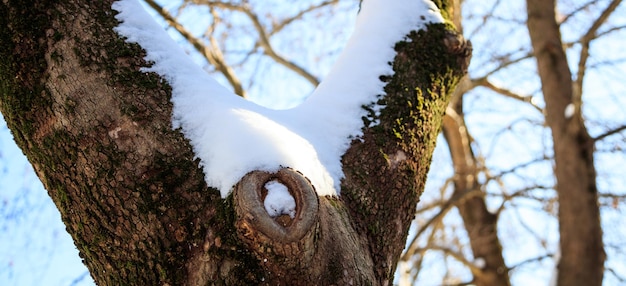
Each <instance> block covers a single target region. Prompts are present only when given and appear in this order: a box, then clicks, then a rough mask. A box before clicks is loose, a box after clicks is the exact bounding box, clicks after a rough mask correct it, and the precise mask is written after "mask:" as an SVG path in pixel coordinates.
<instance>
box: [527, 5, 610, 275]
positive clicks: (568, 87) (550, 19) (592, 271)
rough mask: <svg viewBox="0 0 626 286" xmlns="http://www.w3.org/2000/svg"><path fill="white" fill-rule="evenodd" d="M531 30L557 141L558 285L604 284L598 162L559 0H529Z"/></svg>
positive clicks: (529, 24)
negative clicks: (580, 102)
mask: <svg viewBox="0 0 626 286" xmlns="http://www.w3.org/2000/svg"><path fill="white" fill-rule="evenodd" d="M527 9H528V31H529V34H530V39H531V42H532V46H533V50H534V53H535V58H536V59H537V67H538V71H539V77H540V78H541V83H542V91H543V95H544V98H545V101H546V123H547V125H548V126H549V127H550V130H551V131H552V138H553V142H554V158H555V162H554V164H555V166H554V169H555V175H556V181H557V186H556V191H557V194H558V197H559V198H558V201H559V232H560V234H561V238H560V248H561V259H560V261H559V264H558V278H557V281H558V285H602V277H603V273H604V259H605V253H604V249H603V244H602V228H601V225H600V210H599V206H598V190H597V187H596V171H595V167H594V160H593V151H594V142H593V140H592V138H591V137H590V136H589V134H588V133H587V130H586V128H585V125H584V121H583V117H582V114H581V113H580V106H578V107H577V108H574V110H575V111H574V112H573V113H572V114H567V113H568V112H567V111H566V110H567V109H572V108H573V107H575V104H578V103H577V102H575V98H574V93H573V88H572V87H573V83H572V74H571V71H570V69H569V66H568V63H567V58H566V55H565V51H564V49H563V45H562V42H561V34H560V31H559V26H558V23H557V22H556V15H555V1H554V0H551V1H543V0H528V1H527Z"/></svg>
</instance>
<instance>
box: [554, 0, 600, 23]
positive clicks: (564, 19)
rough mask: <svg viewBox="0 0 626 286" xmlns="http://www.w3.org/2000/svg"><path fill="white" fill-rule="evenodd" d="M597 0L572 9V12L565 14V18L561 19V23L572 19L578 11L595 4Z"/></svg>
mask: <svg viewBox="0 0 626 286" xmlns="http://www.w3.org/2000/svg"><path fill="white" fill-rule="evenodd" d="M595 3H596V1H595V0H592V1H589V2H587V3H585V4H584V5H582V6H580V7H578V8H576V9H574V11H572V12H571V13H569V14H567V15H565V17H563V19H561V21H559V25H563V24H564V23H565V22H567V21H568V20H569V19H571V18H572V17H573V16H574V15H576V14H578V12H580V11H582V10H585V9H587V8H588V7H589V6H591V5H592V4H595Z"/></svg>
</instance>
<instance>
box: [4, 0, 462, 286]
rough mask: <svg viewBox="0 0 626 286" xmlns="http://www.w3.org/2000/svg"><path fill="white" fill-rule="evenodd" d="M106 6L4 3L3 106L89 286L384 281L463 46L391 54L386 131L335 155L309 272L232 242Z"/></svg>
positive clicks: (443, 33)
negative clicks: (338, 160)
mask: <svg viewBox="0 0 626 286" xmlns="http://www.w3.org/2000/svg"><path fill="white" fill-rule="evenodd" d="M111 3H112V1H110V0H109V1H79V0H67V1H58V2H57V1H37V2H36V3H33V2H31V1H18V0H3V1H2V3H0V26H1V27H2V29H0V109H1V111H2V114H3V115H4V117H5V119H6V121H7V124H8V125H9V128H10V129H11V130H12V132H13V135H14V136H15V140H16V142H17V143H18V145H19V146H20V147H21V148H22V150H23V152H24V153H25V154H26V155H27V157H28V158H29V160H30V162H31V163H32V164H33V166H34V168H35V170H36V172H37V174H38V176H39V178H40V179H41V180H42V182H43V183H44V186H45V188H46V189H47V190H48V192H49V195H50V196H51V197H52V199H53V201H54V202H55V204H56V205H57V207H58V208H59V210H60V212H61V215H62V218H63V221H64V222H65V224H66V225H67V230H68V232H69V233H70V234H71V236H72V237H73V239H74V241H75V244H76V246H77V247H78V249H79V251H80V255H81V257H83V259H84V262H85V264H86V265H87V267H88V268H89V270H90V272H91V275H92V277H93V278H94V280H95V281H96V283H98V284H99V285H215V284H218V285H255V284H271V285H287V284H289V285H295V284H299V283H306V284H311V283H314V284H318V285H331V284H335V285H347V284H355V285H368V284H369V285H386V284H389V283H390V279H392V276H393V271H394V268H395V265H396V261H397V259H398V256H399V254H400V251H401V250H402V248H403V247H404V241H405V239H406V235H407V230H408V227H409V223H410V221H411V219H412V218H413V214H414V208H415V204H416V203H417V201H418V199H419V195H420V194H421V191H422V189H423V185H424V181H425V178H426V174H427V171H428V166H429V164H430V156H431V154H432V151H433V148H434V144H435V139H436V136H437V133H438V132H439V129H440V123H441V118H442V116H443V113H444V110H445V106H446V104H447V99H448V94H449V92H450V91H451V90H452V88H453V86H454V84H455V83H456V81H457V80H458V78H459V77H460V76H461V75H462V74H463V73H464V71H465V69H466V64H467V61H468V59H469V56H470V49H468V47H467V46H466V45H465V42H464V41H462V40H460V38H458V37H457V36H455V34H454V33H453V32H450V27H448V26H447V25H433V26H430V27H429V30H428V32H425V31H420V32H419V33H418V32H414V33H412V34H411V35H410V38H411V40H412V41H411V42H410V43H409V42H402V43H398V44H397V46H396V50H397V51H398V56H397V57H396V59H395V60H394V62H393V67H394V70H395V71H396V74H395V75H394V76H393V77H387V78H382V79H381V80H384V81H385V82H387V87H386V89H385V91H386V92H387V94H388V96H387V97H385V98H384V99H381V103H383V104H386V105H387V107H386V108H385V109H383V111H382V113H381V115H380V118H379V119H380V124H379V125H378V126H376V127H372V128H366V129H365V130H364V133H365V135H364V137H363V140H362V141H358V140H355V141H354V142H353V144H352V147H351V148H350V150H349V151H348V153H347V154H346V155H345V156H344V158H343V164H344V172H345V173H346V179H345V180H344V181H343V184H342V188H343V189H342V194H343V195H342V197H340V198H339V199H338V198H327V197H320V198H319V205H318V220H317V222H316V223H314V224H312V225H314V226H315V227H317V230H315V229H313V231H314V233H316V235H314V238H315V239H314V240H313V241H314V245H315V247H314V249H313V250H312V251H313V252H314V253H313V254H312V256H311V257H312V258H310V257H309V256H308V255H304V257H309V258H307V259H310V261H306V260H307V259H302V260H301V261H298V262H297V263H295V265H298V264H299V263H300V264H302V265H305V266H309V267H308V268H306V267H300V268H299V269H298V271H282V270H281V269H288V268H289V267H283V268H281V267H277V265H278V266H280V265H282V264H283V263H287V264H285V265H286V266H287V265H291V266H293V265H294V262H293V260H294V259H295V260H299V259H300V257H298V256H296V257H288V258H289V259H287V260H288V261H286V260H284V259H285V255H286V254H288V253H290V251H285V249H283V251H279V252H276V251H272V252H264V251H261V250H260V249H259V248H258V247H256V246H254V244H249V243H246V242H245V239H242V238H244V236H245V235H243V234H242V231H241V230H242V228H243V227H242V226H241V224H238V223H237V222H238V221H239V222H240V221H241V219H242V217H245V215H246V214H242V213H237V211H236V208H235V204H234V201H233V197H232V196H230V197H228V198H227V199H221V198H220V195H219V192H218V191H217V190H215V189H211V188H208V187H207V186H206V184H205V182H204V178H203V174H202V171H201V170H200V169H199V168H198V162H197V161H194V159H193V158H194V155H193V153H192V151H191V147H190V145H189V143H188V142H187V141H186V140H185V139H184V138H183V136H182V134H181V133H180V132H179V131H177V130H172V127H171V124H170V118H171V103H170V100H169V99H170V96H171V91H170V88H169V86H168V85H167V83H166V82H165V81H164V80H163V79H161V78H160V77H159V76H157V75H155V74H151V73H142V72H140V71H139V69H140V67H145V66H148V65H149V63H146V62H145V61H144V60H143V59H142V55H143V52H142V50H141V49H140V47H138V46H137V45H130V44H127V43H125V42H124V41H123V39H120V38H119V37H118V36H117V35H116V34H115V33H114V32H113V30H112V28H113V27H114V26H116V24H117V22H116V20H115V19H114V17H113V16H114V14H115V12H114V11H112V10H111V8H110V7H111ZM416 17H419V15H416ZM366 125H367V124H366ZM290 191H291V192H294V191H296V190H292V189H290ZM287 223H294V224H297V223H299V222H298V221H295V222H287ZM305 236H306V235H305ZM250 245H252V246H250ZM307 250H309V249H307ZM259 253H271V254H276V253H278V254H281V255H282V256H281V255H268V256H267V257H265V256H262V255H259ZM265 259H268V260H271V261H270V263H266V262H267V261H265ZM281 259H283V260H281ZM292 268H293V267H292ZM307 280H308V281H307Z"/></svg>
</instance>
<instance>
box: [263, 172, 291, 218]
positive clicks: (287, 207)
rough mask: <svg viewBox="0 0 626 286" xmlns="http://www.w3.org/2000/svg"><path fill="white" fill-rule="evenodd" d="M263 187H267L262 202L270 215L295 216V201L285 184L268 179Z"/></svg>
mask: <svg viewBox="0 0 626 286" xmlns="http://www.w3.org/2000/svg"><path fill="white" fill-rule="evenodd" d="M265 188H266V189H267V196H266V197H265V201H264V202H263V204H264V205H265V210H266V211H267V213H268V214H269V215H270V216H271V217H277V216H280V215H284V214H286V215H289V217H291V218H294V217H295V216H296V201H295V200H294V199H293V196H291V194H290V193H289V190H288V189H287V186H285V185H283V184H281V183H279V182H277V181H270V182H267V183H266V184H265Z"/></svg>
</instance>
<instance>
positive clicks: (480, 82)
mask: <svg viewBox="0 0 626 286" xmlns="http://www.w3.org/2000/svg"><path fill="white" fill-rule="evenodd" d="M472 83H473V85H474V86H482V87H485V88H488V89H490V90H492V91H494V92H496V93H499V94H501V95H504V96H506V97H509V98H512V99H515V100H518V101H521V102H524V103H528V104H530V105H531V106H532V107H533V108H535V109H536V110H537V111H539V112H540V113H543V109H542V108H541V107H539V106H537V104H535V103H534V102H533V97H532V96H523V95H520V94H517V93H515V92H513V91H511V90H508V89H506V88H502V87H499V86H496V85H495V84H493V83H492V82H491V81H489V79H488V78H486V77H483V78H479V79H475V80H472Z"/></svg>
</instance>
